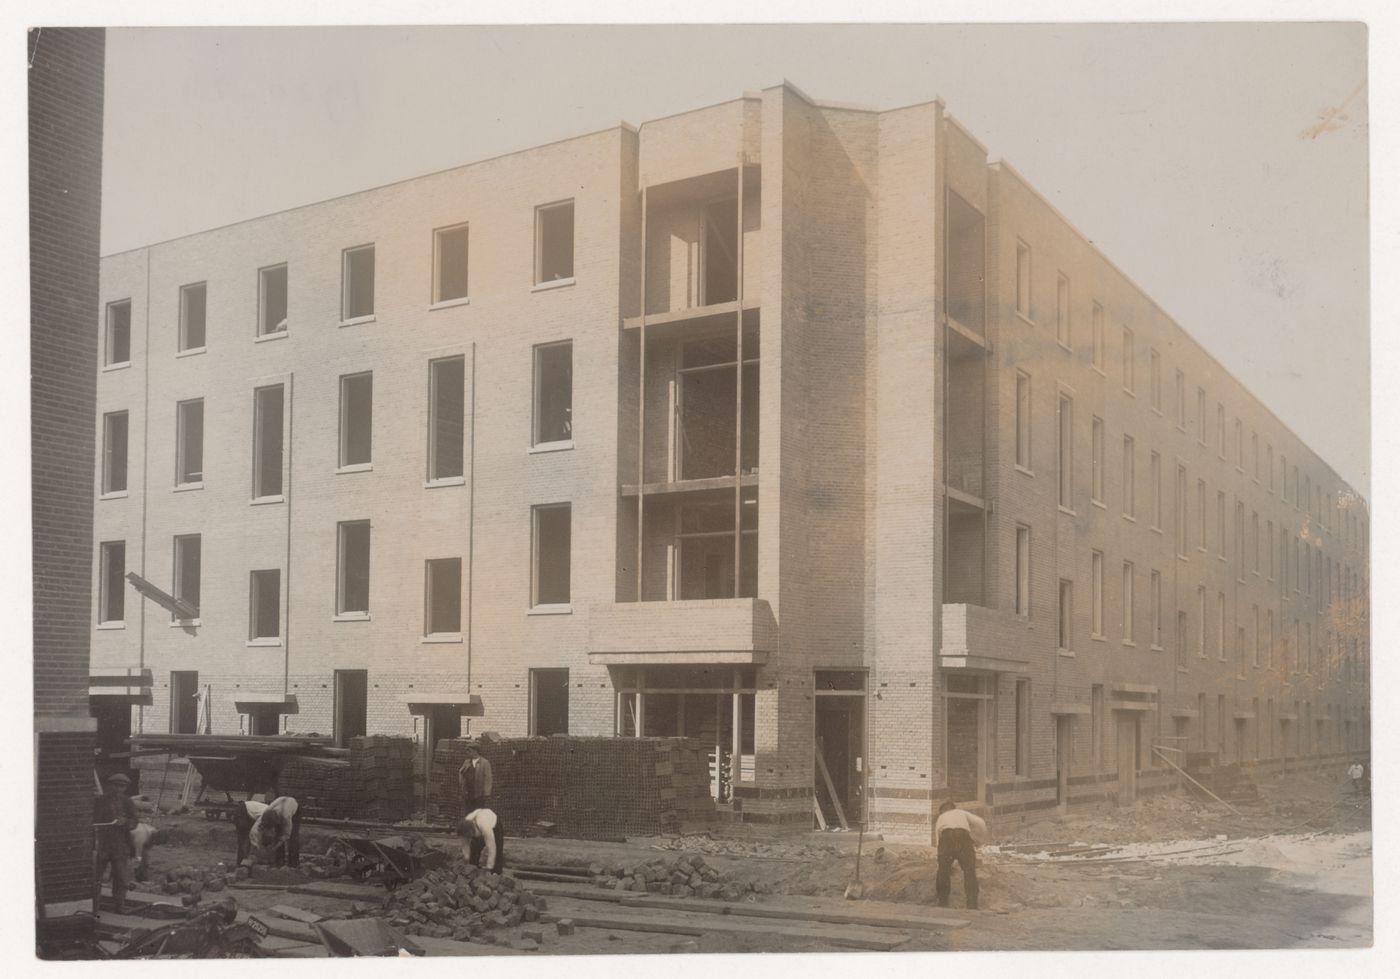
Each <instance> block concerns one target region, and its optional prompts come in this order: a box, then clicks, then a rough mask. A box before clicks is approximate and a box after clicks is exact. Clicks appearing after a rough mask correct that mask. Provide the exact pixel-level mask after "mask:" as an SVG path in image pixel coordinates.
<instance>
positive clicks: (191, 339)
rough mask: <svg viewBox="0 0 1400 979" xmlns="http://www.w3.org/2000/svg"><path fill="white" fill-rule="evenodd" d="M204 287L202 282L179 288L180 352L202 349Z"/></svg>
mask: <svg viewBox="0 0 1400 979" xmlns="http://www.w3.org/2000/svg"><path fill="white" fill-rule="evenodd" d="M204 300H205V286H204V283H203V282H196V283H195V284H194V285H190V286H181V287H180V347H179V349H180V350H181V351H186V350H191V351H192V350H203V349H204V313H205V301H204Z"/></svg>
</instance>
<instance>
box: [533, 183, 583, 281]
mask: <svg viewBox="0 0 1400 979" xmlns="http://www.w3.org/2000/svg"><path fill="white" fill-rule="evenodd" d="M573 277H574V202H573V201H561V202H560V203H558V204H546V205H544V206H543V207H537V208H535V284H536V285H541V284H543V283H546V282H560V281H564V280H568V279H572V278H573Z"/></svg>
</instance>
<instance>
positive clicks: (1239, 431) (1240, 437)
mask: <svg viewBox="0 0 1400 979" xmlns="http://www.w3.org/2000/svg"><path fill="white" fill-rule="evenodd" d="M1235 468H1236V469H1238V470H1239V471H1240V472H1244V423H1243V422H1241V421H1240V420H1239V419H1238V418H1236V419H1235Z"/></svg>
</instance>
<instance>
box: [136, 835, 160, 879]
mask: <svg viewBox="0 0 1400 979" xmlns="http://www.w3.org/2000/svg"><path fill="white" fill-rule="evenodd" d="M166 839H167V834H166V831H165V830H163V829H156V828H155V827H154V826H152V825H151V824H150V823H137V824H136V828H135V829H133V830H132V831H131V857H132V859H133V860H135V861H136V866H135V867H134V868H133V873H132V876H134V877H135V878H136V879H137V880H141V881H144V880H145V879H146V876H147V870H148V867H149V864H148V862H147V860H146V857H147V856H148V855H149V853H150V852H151V847H153V846H155V845H157V844H158V843H164V842H166Z"/></svg>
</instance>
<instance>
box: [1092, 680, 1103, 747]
mask: <svg viewBox="0 0 1400 979" xmlns="http://www.w3.org/2000/svg"><path fill="white" fill-rule="evenodd" d="M1103 707H1104V704H1103V684H1101V683H1095V684H1094V685H1093V686H1092V687H1090V688H1089V740H1090V741H1092V742H1093V743H1094V750H1093V757H1094V767H1095V768H1097V767H1098V766H1099V764H1100V762H1101V760H1102V757H1103V720H1104V709H1103Z"/></svg>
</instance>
